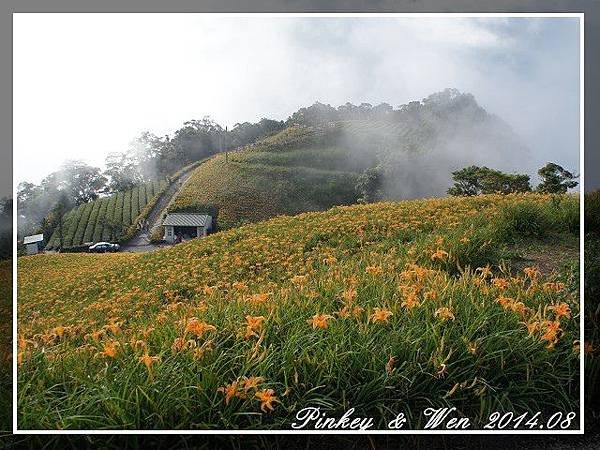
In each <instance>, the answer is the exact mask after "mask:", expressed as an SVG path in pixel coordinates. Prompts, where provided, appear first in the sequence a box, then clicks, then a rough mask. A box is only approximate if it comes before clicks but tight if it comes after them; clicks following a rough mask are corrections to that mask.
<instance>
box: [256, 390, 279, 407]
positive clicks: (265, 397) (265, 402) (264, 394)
mask: <svg viewBox="0 0 600 450" xmlns="http://www.w3.org/2000/svg"><path fill="white" fill-rule="evenodd" d="M274 394H275V391H274V390H273V389H263V390H261V391H258V392H257V393H256V394H254V396H255V397H256V398H258V399H259V400H260V409H261V410H262V411H263V412H267V409H268V410H269V411H273V403H274V402H279V400H278V399H277V397H276V396H275V395H274Z"/></svg>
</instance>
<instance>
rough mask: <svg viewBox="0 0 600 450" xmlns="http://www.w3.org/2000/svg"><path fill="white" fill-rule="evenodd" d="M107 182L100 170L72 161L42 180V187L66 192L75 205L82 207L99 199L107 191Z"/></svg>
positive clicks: (81, 162) (47, 189)
mask: <svg viewBox="0 0 600 450" xmlns="http://www.w3.org/2000/svg"><path fill="white" fill-rule="evenodd" d="M106 181H107V179H106V177H105V176H104V175H102V174H101V173H100V169H99V168H97V167H92V166H90V165H88V164H86V163H84V162H83V161H78V160H71V161H66V162H65V163H64V164H63V165H62V166H61V167H60V169H59V170H58V171H56V172H53V173H51V174H50V175H48V176H47V177H46V178H45V179H44V180H42V186H43V187H44V190H46V191H53V190H55V191H62V192H65V193H66V194H67V196H68V198H69V199H70V200H71V201H73V202H74V204H75V205H81V204H82V203H87V202H89V201H91V200H95V199H97V198H98V196H99V194H101V193H102V192H103V191H104V190H105V188H106Z"/></svg>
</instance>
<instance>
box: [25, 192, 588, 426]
mask: <svg viewBox="0 0 600 450" xmlns="http://www.w3.org/2000/svg"><path fill="white" fill-rule="evenodd" d="M578 217H579V215H578V202H577V199H576V198H575V197H571V196H564V197H554V198H552V197H550V196H544V195H539V194H528V195H508V196H481V197H474V198H450V199H438V200H415V201H403V202H398V203H391V202H388V203H378V204H372V205H364V206H351V207H336V208H333V209H331V210H329V211H327V212H324V213H306V214H301V215H298V216H294V217H279V218H275V219H272V220H270V221H267V222H264V223H260V224H255V225H247V226H242V227H239V228H237V229H235V230H230V231H227V232H223V233H217V234H215V235H212V236H209V237H207V238H206V239H202V240H195V241H190V242H188V243H185V244H180V245H177V246H175V247H173V248H169V249H166V250H161V251H158V252H155V253H149V254H144V255H137V254H114V255H112V254H111V255H94V254H55V255H37V256H31V257H22V258H19V262H18V315H19V316H18V333H19V337H20V338H19V350H18V351H19V353H18V358H19V361H21V363H20V366H19V380H18V389H19V396H18V399H19V404H18V410H19V416H18V417H19V426H20V427H21V428H61V429H68V428H172V427H181V428H194V427H201V428H220V429H226V428H238V427H239V428H259V427H260V428H264V427H268V428H289V427H290V424H291V422H292V421H294V415H295V414H296V412H297V411H298V410H299V409H300V408H303V407H306V406H314V405H321V406H322V407H324V408H326V409H327V410H328V411H329V412H331V414H333V415H336V414H337V415H338V417H339V415H340V414H341V413H342V412H343V411H345V410H347V409H348V408H349V407H354V408H356V415H358V416H361V417H375V418H376V421H377V424H376V426H377V427H385V423H387V421H389V420H391V419H392V418H393V416H391V417H390V414H391V412H393V413H394V414H395V413H397V412H405V413H406V414H407V417H409V419H410V422H411V426H412V427H416V428H418V427H421V426H422V425H423V423H422V416H421V415H420V411H423V409H424V408H425V407H428V406H431V402H434V403H435V404H436V405H439V406H446V405H448V406H456V407H457V408H458V410H459V412H460V413H461V414H464V415H466V416H467V417H470V418H472V419H473V420H474V421H478V426H481V424H482V423H485V421H486V418H487V416H488V415H489V414H490V413H491V412H492V411H496V410H504V409H508V410H511V411H512V410H515V411H519V412H526V411H533V412H537V411H542V414H543V417H545V418H547V416H548V417H549V415H551V414H552V413H554V412H556V411H577V406H578V392H579V391H578V389H579V387H578V380H579V376H578V370H579V363H578V361H579V359H578V358H579V356H578V354H577V352H576V351H574V345H575V344H576V342H575V341H576V340H577V339H578V338H579V337H578V336H579V335H578V317H579V304H578V292H577V289H578V282H577V279H576V275H577V272H572V271H571V269H566V270H563V269H562V268H561V267H559V266H556V271H552V272H548V271H543V272H542V271H539V270H537V269H536V268H535V267H526V268H525V269H523V270H521V269H511V265H510V262H511V258H512V256H511V253H506V251H507V250H506V249H508V250H510V247H507V245H508V244H511V243H514V242H543V241H542V240H543V239H544V238H545V237H546V238H551V239H552V242H554V241H555V239H557V238H558V236H566V235H568V234H569V230H573V231H575V229H576V226H575V227H574V225H573V224H576V223H577V220H578ZM575 236H576V235H575ZM575 241H576V238H575ZM520 247H521V246H519V248H520ZM574 248H575V254H576V249H577V246H576V244H575V247H574ZM503 258H506V263H505V264H500V263H501V259H503ZM488 264H489V266H488ZM573 264H577V258H575V259H574V261H573V262H572V264H567V265H566V267H573ZM572 270H575V269H572ZM245 377H246V378H245ZM250 377H260V378H250ZM248 380H250V381H248ZM252 383H255V385H253V384H252ZM244 385H245V386H246V388H243V387H242V386H244ZM268 389H272V390H273V391H272V392H271V393H269V392H270V391H267V390H268ZM273 395H274V396H276V401H274V402H272V403H269V402H268V401H267V402H266V403H265V398H272V396H273ZM269 396H271V397H269ZM261 399H262V400H261ZM510 401H512V402H514V403H512V404H510ZM265 405H269V406H272V407H273V411H272V412H270V410H269V408H268V407H267V406H265ZM261 407H262V410H261ZM570 421H571V420H570ZM572 425H573V426H576V425H577V424H576V420H574V421H572Z"/></svg>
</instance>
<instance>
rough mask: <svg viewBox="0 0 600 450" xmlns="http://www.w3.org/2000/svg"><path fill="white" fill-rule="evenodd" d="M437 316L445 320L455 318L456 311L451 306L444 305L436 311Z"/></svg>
mask: <svg viewBox="0 0 600 450" xmlns="http://www.w3.org/2000/svg"><path fill="white" fill-rule="evenodd" d="M435 317H439V318H440V319H442V320H443V321H447V320H454V313H453V312H452V310H451V309H450V308H447V307H445V306H444V307H442V308H438V309H437V310H436V311H435Z"/></svg>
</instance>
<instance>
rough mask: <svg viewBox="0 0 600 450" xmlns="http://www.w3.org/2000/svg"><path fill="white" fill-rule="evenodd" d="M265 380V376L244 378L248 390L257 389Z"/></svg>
mask: <svg viewBox="0 0 600 450" xmlns="http://www.w3.org/2000/svg"><path fill="white" fill-rule="evenodd" d="M263 381H265V379H264V378H263V377H248V378H244V391H246V392H248V391H249V390H250V389H256V388H257V387H258V385H259V384H260V383H262V382H263Z"/></svg>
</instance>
